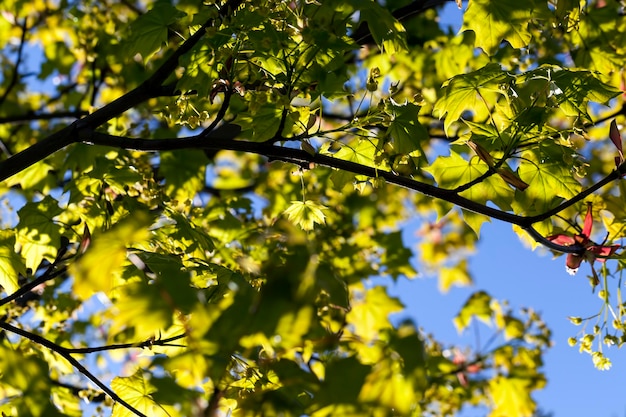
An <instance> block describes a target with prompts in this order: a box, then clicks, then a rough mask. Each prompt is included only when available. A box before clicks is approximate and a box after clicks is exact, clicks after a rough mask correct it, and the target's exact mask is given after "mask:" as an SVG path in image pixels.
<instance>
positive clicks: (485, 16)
mask: <svg viewBox="0 0 626 417" xmlns="http://www.w3.org/2000/svg"><path fill="white" fill-rule="evenodd" d="M532 16H533V10H532V7H531V5H530V2H528V3H525V2H520V1H516V0H498V1H490V0H471V1H470V2H469V5H468V6H467V11H466V12H465V15H464V16H463V27H462V29H461V30H463V31H464V30H473V31H474V33H476V46H478V47H480V48H482V49H483V50H484V51H485V52H486V53H488V54H489V55H493V54H494V53H495V52H496V51H497V50H498V48H499V46H500V42H502V41H503V40H505V41H507V42H509V43H510V44H511V46H513V47H514V48H523V47H525V46H527V45H528V43H529V42H530V40H531V39H532V35H531V33H530V31H529V30H528V24H529V22H530V20H531V17H532Z"/></svg>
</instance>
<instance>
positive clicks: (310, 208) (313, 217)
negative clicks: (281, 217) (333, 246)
mask: <svg viewBox="0 0 626 417" xmlns="http://www.w3.org/2000/svg"><path fill="white" fill-rule="evenodd" d="M326 209H327V208H326V207H324V206H323V205H321V204H318V203H316V202H315V201H311V200H306V201H292V202H291V205H290V206H289V207H287V209H286V210H285V214H286V215H287V217H288V218H289V220H290V221H292V222H294V223H295V224H297V225H298V226H300V227H301V228H302V230H313V227H314V226H315V224H324V219H325V218H326V215H325V214H324V210H326Z"/></svg>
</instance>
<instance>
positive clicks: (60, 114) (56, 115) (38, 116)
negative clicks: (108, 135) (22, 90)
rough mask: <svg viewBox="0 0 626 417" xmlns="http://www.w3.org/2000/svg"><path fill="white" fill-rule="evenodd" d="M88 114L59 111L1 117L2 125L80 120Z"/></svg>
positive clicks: (79, 111) (0, 122)
mask: <svg viewBox="0 0 626 417" xmlns="http://www.w3.org/2000/svg"><path fill="white" fill-rule="evenodd" d="M88 114H89V112H88V111H86V110H76V111H57V112H51V113H36V112H33V111H29V112H27V113H24V114H19V115H15V116H6V117H0V124H5V123H16V122H32V121H35V120H52V119H63V118H74V119H78V118H79V117H83V116H86V115H88Z"/></svg>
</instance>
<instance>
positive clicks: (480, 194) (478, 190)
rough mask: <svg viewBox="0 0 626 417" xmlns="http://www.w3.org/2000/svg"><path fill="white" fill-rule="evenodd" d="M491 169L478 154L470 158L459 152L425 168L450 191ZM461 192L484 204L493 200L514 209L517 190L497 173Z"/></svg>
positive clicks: (440, 184) (504, 206)
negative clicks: (513, 201)
mask: <svg viewBox="0 0 626 417" xmlns="http://www.w3.org/2000/svg"><path fill="white" fill-rule="evenodd" d="M488 169H489V167H488V166H487V164H485V163H484V162H482V161H481V160H480V159H479V158H478V157H473V158H471V159H470V160H469V161H468V160H466V159H464V158H463V157H462V156H461V155H459V154H458V153H456V152H451V153H450V156H440V157H438V158H437V159H436V160H435V162H433V163H432V164H431V166H430V167H427V168H424V170H425V171H427V172H429V173H430V174H431V175H432V176H433V177H434V178H435V181H437V184H438V186H439V187H441V188H445V189H448V190H454V189H456V188H457V187H460V186H464V185H466V184H468V183H470V182H472V181H474V180H476V179H477V178H479V177H480V176H482V175H484V174H485V173H486V172H487V171H488ZM461 195H462V196H463V197H466V198H469V199H470V200H474V201H476V202H479V203H483V204H484V203H486V202H487V201H492V202H493V203H495V204H496V205H498V207H500V208H502V209H503V210H508V209H510V208H511V201H512V200H513V196H514V195H513V190H512V189H511V188H510V187H509V186H507V185H506V183H505V182H504V180H502V179H501V178H500V177H499V176H497V175H492V176H490V177H487V178H485V179H483V180H482V181H480V182H478V183H477V184H475V185H474V186H472V187H470V188H468V189H467V190H464V191H463V192H462V193H461Z"/></svg>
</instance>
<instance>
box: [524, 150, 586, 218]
mask: <svg viewBox="0 0 626 417" xmlns="http://www.w3.org/2000/svg"><path fill="white" fill-rule="evenodd" d="M522 156H523V159H522V163H521V164H520V167H519V169H518V173H519V176H520V178H521V179H522V181H524V182H526V183H527V184H528V185H529V186H528V188H527V189H526V190H525V191H524V192H523V193H520V192H518V193H517V196H516V201H515V208H516V209H519V210H521V211H522V212H523V213H524V214H526V215H532V214H537V213H542V212H545V211H547V210H549V209H551V208H553V207H555V206H556V205H557V204H559V202H561V200H562V199H567V198H572V197H574V196H575V195H576V194H578V193H579V192H580V190H581V188H582V187H581V185H580V183H579V182H578V181H577V180H576V178H574V176H573V173H572V170H571V166H566V165H565V163H564V162H563V161H562V160H561V161H555V160H553V159H548V158H545V159H544V158H542V156H541V155H539V154H538V151H528V152H525V153H524V154H523V155H522Z"/></svg>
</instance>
